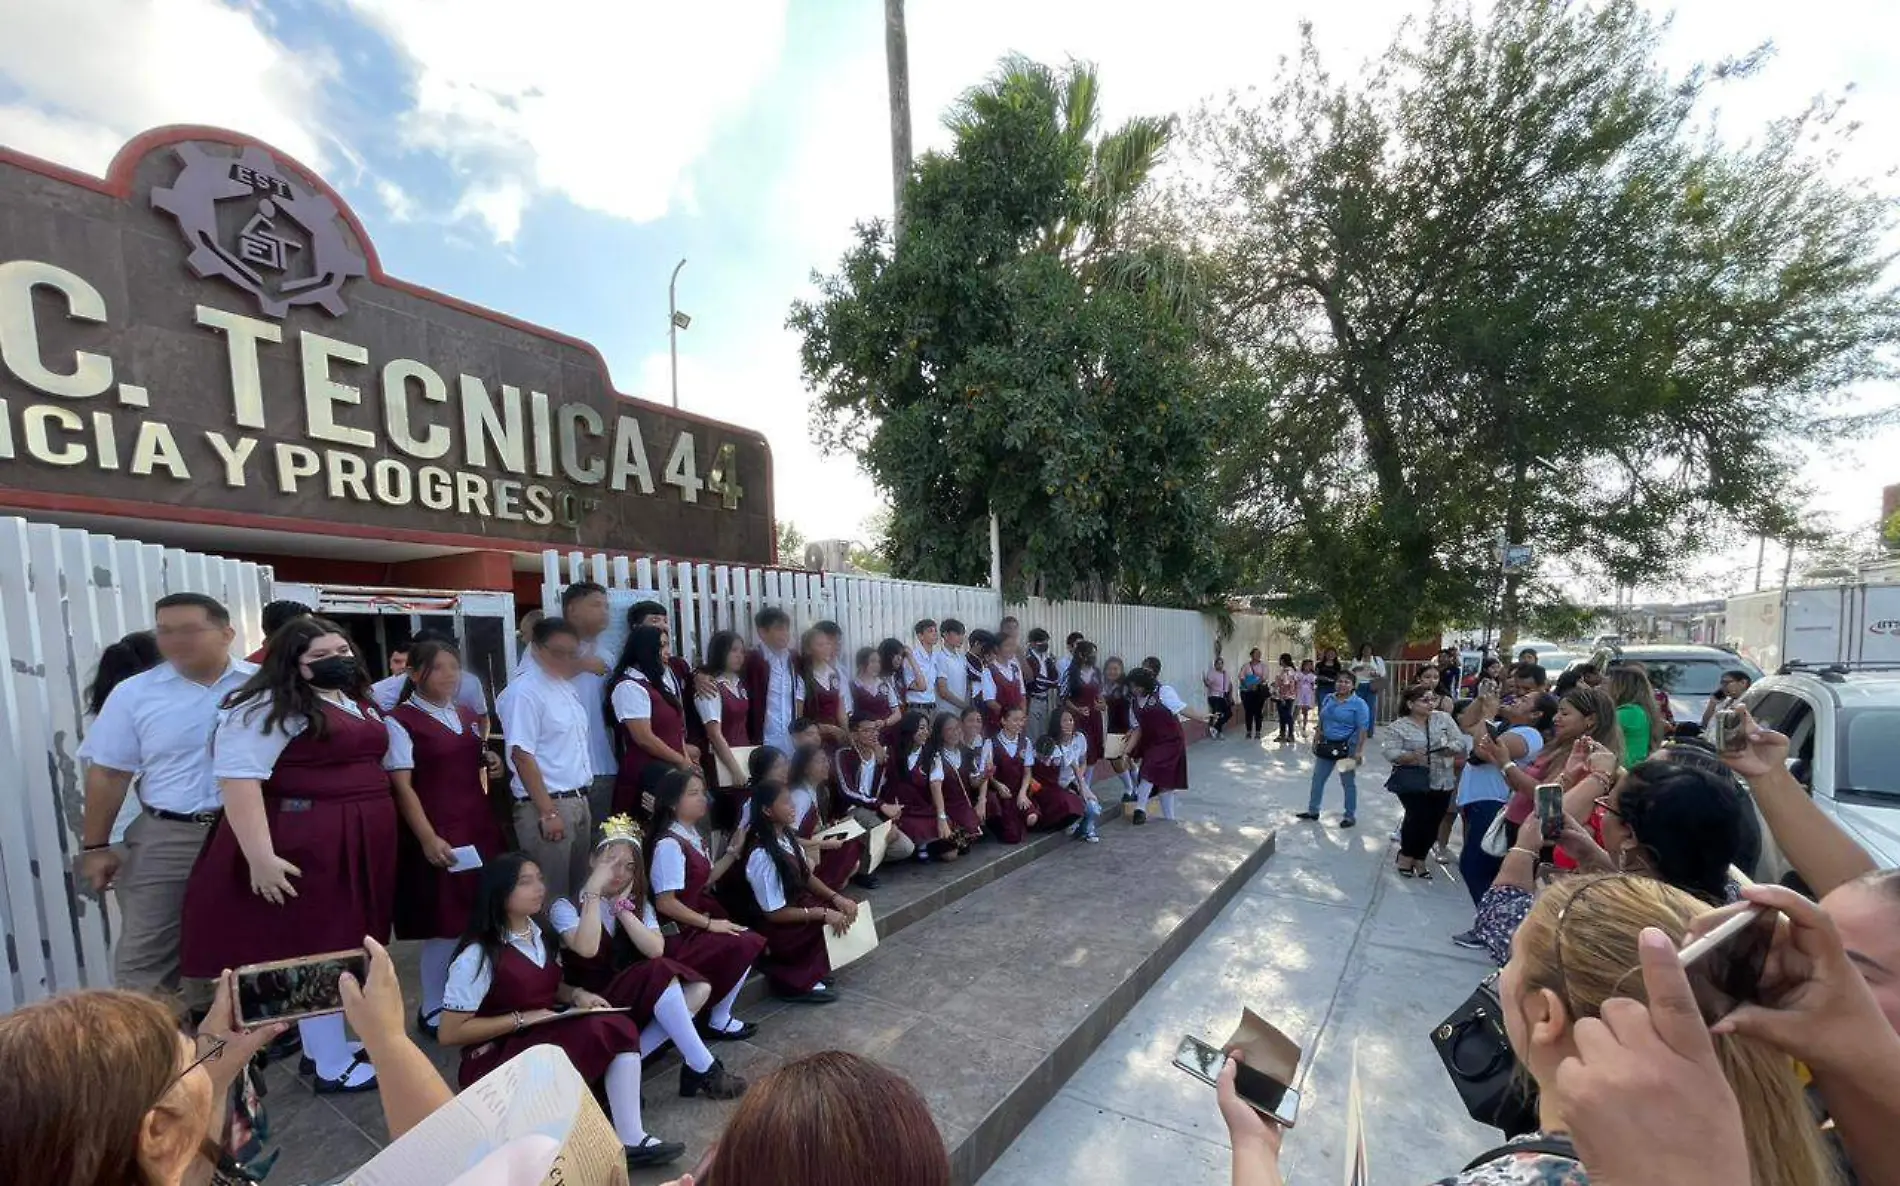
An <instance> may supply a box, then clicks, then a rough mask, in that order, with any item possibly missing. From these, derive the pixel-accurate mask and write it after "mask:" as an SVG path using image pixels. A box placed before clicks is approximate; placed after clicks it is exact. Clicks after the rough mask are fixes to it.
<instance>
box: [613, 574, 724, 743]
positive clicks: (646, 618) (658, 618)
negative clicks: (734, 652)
mask: <svg viewBox="0 0 1900 1186" xmlns="http://www.w3.org/2000/svg"><path fill="white" fill-rule="evenodd" d="M637 626H658V627H660V628H661V629H662V630H666V631H669V632H670V631H671V629H672V627H671V626H669V625H668V623H667V614H666V607H665V606H663V605H661V604H660V603H659V602H657V601H636V602H634V603H633V604H632V605H630V606H628V607H627V629H628V630H632V629H634V628H635V627H637ZM666 665H667V666H668V667H669V668H671V669H672V672H673V678H674V679H676V680H678V681H679V686H680V687H682V688H685V689H687V697H686V740H687V741H689V742H691V743H693V744H694V745H698V744H699V743H700V742H701V741H703V740H704V739H705V736H706V728H705V722H703V721H701V720H700V719H699V709H698V707H697V706H696V704H695V701H697V700H698V699H699V698H700V697H701V696H705V695H709V694H710V693H711V692H712V686H711V680H710V679H709V678H708V677H706V676H704V675H701V674H699V673H697V672H695V671H694V670H693V664H692V662H691V661H690V660H689V659H688V658H687V657H686V656H684V655H680V654H675V655H674V656H673V657H672V658H670V659H668V660H667V661H666Z"/></svg>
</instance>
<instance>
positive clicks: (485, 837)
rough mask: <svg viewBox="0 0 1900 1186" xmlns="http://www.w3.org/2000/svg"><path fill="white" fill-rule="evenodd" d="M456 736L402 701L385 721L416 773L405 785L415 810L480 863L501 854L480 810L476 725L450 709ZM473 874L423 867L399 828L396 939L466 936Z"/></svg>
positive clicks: (487, 815) (491, 818)
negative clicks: (404, 741) (404, 736)
mask: <svg viewBox="0 0 1900 1186" xmlns="http://www.w3.org/2000/svg"><path fill="white" fill-rule="evenodd" d="M455 711H456V714H457V715H458V716H459V717H461V720H462V731H461V732H460V733H456V732H454V731H453V730H451V729H450V728H449V727H448V726H446V725H444V724H443V723H442V722H441V721H439V720H437V719H436V718H435V717H433V716H431V715H430V714H429V713H428V712H427V711H426V710H425V709H423V708H422V707H421V706H420V705H417V704H415V703H412V702H408V701H405V702H404V703H402V704H398V705H397V706H396V710H395V711H394V712H392V713H390V715H391V716H393V717H395V718H396V721H397V723H398V724H400V725H401V726H402V727H403V729H404V730H406V731H407V732H408V734H409V739H410V741H411V742H412V743H413V744H414V747H415V755H416V765H415V768H414V769H413V770H411V771H410V772H409V784H410V785H411V786H412V787H414V788H415V792H416V798H417V799H419V800H421V802H422V812H423V814H424V815H426V816H428V817H429V826H430V827H432V828H434V829H435V834H436V835H438V836H440V837H442V839H443V840H446V841H447V842H448V843H450V844H452V845H454V846H456V847H457V848H460V847H461V846H463V845H465V844H472V845H474V846H475V851H476V852H478V853H480V854H481V856H482V860H483V861H492V860H494V859H495V857H496V855H497V854H499V853H501V852H503V851H505V850H506V849H507V843H506V842H505V841H504V840H503V839H502V835H501V827H500V825H499V824H497V823H496V822H495V813H494V812H492V811H490V810H489V808H488V786H487V782H486V779H485V774H484V772H485V765H484V750H483V746H482V737H481V733H480V732H479V730H478V728H477V726H478V725H479V724H480V723H481V718H480V717H479V716H477V715H476V714H474V713H472V712H470V711H469V710H468V709H466V708H462V707H460V706H457V708H456V710H455ZM481 880H482V875H481V874H480V873H478V872H475V871H473V870H471V871H469V872H466V873H450V872H449V871H448V870H446V869H439V868H437V867H436V866H434V865H431V864H430V863H429V860H428V858H427V857H425V856H423V854H422V844H421V843H420V842H419V841H418V840H417V839H416V836H415V833H413V832H411V831H410V830H409V829H408V828H407V827H402V828H399V829H398V832H397V838H396V938H398V939H454V938H456V937H458V936H459V935H461V933H462V932H463V931H464V930H466V929H467V928H468V916H469V911H470V910H471V909H473V907H474V905H475V898H476V896H477V894H478V891H479V890H480V888H481Z"/></svg>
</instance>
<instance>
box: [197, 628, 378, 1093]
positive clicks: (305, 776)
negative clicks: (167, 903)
mask: <svg viewBox="0 0 1900 1186" xmlns="http://www.w3.org/2000/svg"><path fill="white" fill-rule="evenodd" d="M369 683H370V681H369V673H368V672H367V671H365V670H364V669H363V665H362V663H361V661H359V660H358V659H357V657H356V653H355V652H354V651H353V650H352V649H351V648H350V640H349V635H348V634H346V633H345V632H344V630H343V628H342V627H340V626H338V625H336V624H335V623H333V622H330V621H328V620H326V619H323V618H318V617H303V618H298V619H295V620H293V621H292V622H290V623H288V624H287V625H285V626H283V627H282V628H280V629H279V630H278V631H277V633H276V634H275V635H273V636H272V637H271V646H270V650H269V652H268V653H267V654H266V655H265V656H264V661H263V663H262V664H261V665H260V666H259V667H258V669H257V672H256V673H255V674H254V675H252V676H251V678H250V679H248V680H246V681H245V682H244V684H243V685H242V686H240V687H239V688H238V689H237V690H236V691H235V692H232V693H231V695H230V697H229V698H227V699H226V701H225V707H224V710H223V712H221V713H220V715H219V720H218V725H217V728H216V730H215V731H214V732H213V734H212V740H211V750H212V757H211V762H212V772H213V774H215V775H216V777H217V779H218V792H219V795H220V797H221V798H222V799H223V801H224V817H223V818H222V819H221V820H219V822H218V825H217V827H216V829H214V830H213V831H212V833H211V837H210V839H209V840H208V841H207V842H206V843H205V847H204V850H203V851H202V852H200V853H199V854H198V860H197V863H196V864H195V865H194V866H193V867H192V871H191V878H190V881H189V882H188V883H187V885H186V888H185V905H184V910H183V935H182V937H181V946H180V967H181V971H182V972H183V974H184V975H186V976H188V977H193V978H197V979H204V980H215V979H217V978H218V976H219V974H220V973H222V972H223V971H224V970H225V969H227V968H229V969H235V968H239V967H242V966H243V965H245V964H257V963H267V962H270V961H274V960H284V959H292V958H294V957H298V956H308V955H320V954H322V953H324V952H330V951H345V950H349V949H351V948H359V947H361V946H362V945H363V936H365V935H368V936H369V937H371V938H373V939H376V940H378V941H381V939H382V938H383V937H384V936H387V935H388V934H389V931H390V924H391V922H392V920H393V916H394V913H395V900H396V892H395V891H396V849H397V841H396V836H397V829H398V824H397V818H396V800H395V797H394V796H393V795H392V794H391V793H390V782H389V764H390V757H389V750H390V732H389V724H388V722H387V721H386V720H385V719H384V717H383V715H382V713H381V712H380V711H378V710H377V708H376V706H375V705H374V704H373V703H371V701H370V695H369ZM298 1030H299V1031H300V1032H301V1034H302V1036H303V1048H304V1054H305V1055H306V1057H308V1058H309V1059H310V1060H311V1063H312V1064H313V1067H314V1073H315V1076H316V1084H315V1089H316V1091H317V1092H318V1093H319V1094H328V1093H333V1092H355V1091H369V1090H372V1089H373V1088H374V1087H375V1086H376V1072H375V1070H374V1068H372V1067H371V1066H370V1065H369V1063H368V1062H367V1061H366V1060H364V1059H363V1058H362V1057H361V1046H360V1045H355V1044H352V1043H350V1042H349V1041H348V1040H347V1039H346V1037H345V1034H344V1029H343V1017H342V1015H341V1014H330V1015H327V1016H324V1017H314V1018H310V1019H308V1020H305V1021H301V1022H299V1023H298Z"/></svg>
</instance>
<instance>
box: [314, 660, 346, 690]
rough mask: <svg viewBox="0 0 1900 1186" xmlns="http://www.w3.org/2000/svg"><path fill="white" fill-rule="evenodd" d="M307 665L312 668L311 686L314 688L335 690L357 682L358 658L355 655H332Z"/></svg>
mask: <svg viewBox="0 0 1900 1186" xmlns="http://www.w3.org/2000/svg"><path fill="white" fill-rule="evenodd" d="M307 666H308V667H309V668H310V686H311V687H313V688H322V689H324V690H325V691H335V690H337V689H339V688H347V687H349V686H350V685H351V684H353V683H355V682H356V658H355V656H353V655H331V656H330V657H329V658H327V659H318V660H316V661H315V662H312V663H309V664H307Z"/></svg>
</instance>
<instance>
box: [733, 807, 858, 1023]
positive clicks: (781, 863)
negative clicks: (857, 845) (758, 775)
mask: <svg viewBox="0 0 1900 1186" xmlns="http://www.w3.org/2000/svg"><path fill="white" fill-rule="evenodd" d="M797 814H798V808H797V805H796V804H795V803H794V802H793V800H792V794H791V792H790V791H787V790H786V789H785V788H784V787H782V786H778V785H776V784H773V783H761V784H759V786H758V787H756V788H754V790H753V792H752V812H751V818H750V819H749V821H748V822H747V825H746V839H745V852H746V859H745V878H746V883H747V885H748V886H750V887H751V890H752V897H753V904H754V906H755V908H756V910H757V911H758V915H759V919H760V923H759V933H760V934H762V935H764V937H765V955H764V957H763V958H762V959H761V960H760V963H759V967H760V970H761V971H763V972H764V973H765V978H766V980H767V981H768V982H769V983H770V984H771V986H772V992H773V993H774V994H775V995H776V996H778V997H780V998H782V999H784V1000H788V1001H795V1002H797V1003H799V1004H806V1005H828V1004H830V1003H831V1002H833V1001H835V1000H837V999H838V994H837V993H835V992H833V991H832V990H831V988H830V987H829V986H827V985H826V984H825V977H826V976H829V975H830V974H831V960H830V958H829V957H828V956H827V954H826V952H825V928H826V927H830V928H831V929H832V930H833V931H834V932H836V933H837V934H840V935H842V934H844V932H845V931H847V930H849V929H850V928H851V923H852V920H854V919H856V918H857V916H858V904H857V903H856V902H853V901H852V900H851V899H850V898H847V897H845V896H844V895H843V894H841V893H839V892H838V891H836V890H834V889H832V888H831V887H830V886H828V885H826V884H825V883H824V882H823V881H821V880H819V878H818V875H817V874H816V873H814V872H813V871H812V868H811V866H810V864H808V863H807V862H806V860H805V853H804V849H803V846H801V845H800V844H799V842H798V830H797V825H796V824H795V823H794V822H793V821H794V819H795V818H796V816H797Z"/></svg>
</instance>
